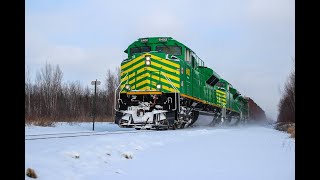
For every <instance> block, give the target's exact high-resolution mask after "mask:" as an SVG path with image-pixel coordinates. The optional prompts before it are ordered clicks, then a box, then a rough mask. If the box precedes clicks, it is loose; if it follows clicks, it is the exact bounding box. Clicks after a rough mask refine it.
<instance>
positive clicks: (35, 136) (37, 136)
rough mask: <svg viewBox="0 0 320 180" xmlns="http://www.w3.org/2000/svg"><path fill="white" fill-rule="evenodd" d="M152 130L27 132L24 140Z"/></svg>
mask: <svg viewBox="0 0 320 180" xmlns="http://www.w3.org/2000/svg"><path fill="white" fill-rule="evenodd" d="M152 131H153V130H139V131H137V130H133V131H113V132H110V131H108V132H91V131H82V132H62V133H47V134H28V135H25V137H26V138H25V140H26V141H27V140H28V141H29V140H40V139H55V138H71V137H81V136H101V135H111V134H130V133H140V132H152Z"/></svg>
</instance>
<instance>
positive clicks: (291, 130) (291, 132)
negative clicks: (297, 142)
mask: <svg viewBox="0 0 320 180" xmlns="http://www.w3.org/2000/svg"><path fill="white" fill-rule="evenodd" d="M287 132H288V133H289V134H291V136H290V137H292V138H294V139H295V136H296V129H295V126H290V127H289V128H288V129H287Z"/></svg>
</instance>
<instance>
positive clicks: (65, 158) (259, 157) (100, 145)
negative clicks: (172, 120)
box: [25, 123, 295, 180]
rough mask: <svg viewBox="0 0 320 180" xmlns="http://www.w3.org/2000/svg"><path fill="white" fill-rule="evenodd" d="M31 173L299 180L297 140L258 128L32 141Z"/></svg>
mask: <svg viewBox="0 0 320 180" xmlns="http://www.w3.org/2000/svg"><path fill="white" fill-rule="evenodd" d="M124 130H127V131H136V130H134V129H132V128H129V129H123V128H119V127H118V126H117V125H115V124H112V123H96V124H95V131H97V132H102V131H124ZM25 131H26V132H25V134H26V135H30V134H41V133H55V132H83V131H88V132H89V131H92V123H78V124H68V123H59V124H57V125H56V126H55V127H37V126H26V128H25ZM26 137H27V136H26ZM27 168H33V169H34V170H35V172H36V173H37V175H38V179H39V180H56V179H67V180H72V179H74V180H89V179H90V180H92V179H94V180H96V179H97V180H100V179H101V180H102V179H114V180H120V179H141V180H143V179H153V180H154V179H159V180H160V179H177V178H178V179H186V180H188V179H219V180H233V179H234V180H236V179H237V180H239V179H241V180H242V179H243V180H257V179H259V180H270V179H273V180H278V179H279V180H289V179H295V141H294V139H292V138H289V135H288V134H287V133H284V132H280V131H277V130H274V129H272V128H271V127H268V126H257V125H246V126H244V125H242V126H237V127H207V126H199V127H194V128H186V129H182V130H167V131H141V132H139V133H129V134H109V135H99V136H82V137H76V138H63V139H61V138H59V139H41V140H26V141H25V169H27ZM26 179H31V178H29V177H27V176H26Z"/></svg>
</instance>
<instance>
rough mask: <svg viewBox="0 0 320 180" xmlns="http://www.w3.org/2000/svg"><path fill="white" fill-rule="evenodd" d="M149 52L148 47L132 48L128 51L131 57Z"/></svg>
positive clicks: (149, 48)
mask: <svg viewBox="0 0 320 180" xmlns="http://www.w3.org/2000/svg"><path fill="white" fill-rule="evenodd" d="M150 51H151V47H150V46H142V47H134V48H131V49H130V56H132V55H133V54H135V53H143V52H150Z"/></svg>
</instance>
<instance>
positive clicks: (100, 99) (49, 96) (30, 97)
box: [25, 63, 120, 123]
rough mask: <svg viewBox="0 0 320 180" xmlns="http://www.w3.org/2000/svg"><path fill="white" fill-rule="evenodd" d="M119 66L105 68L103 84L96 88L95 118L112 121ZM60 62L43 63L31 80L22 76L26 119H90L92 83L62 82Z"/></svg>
mask: <svg viewBox="0 0 320 180" xmlns="http://www.w3.org/2000/svg"><path fill="white" fill-rule="evenodd" d="M119 77H120V69H119V68H117V69H116V70H115V71H111V70H110V69H109V70H107V73H106V76H105V79H104V82H105V86H104V87H100V86H99V88H98V91H97V95H96V111H95V117H96V120H97V121H113V117H114V110H113V109H114V91H115V89H116V88H117V85H118V84H119V83H120V78H119ZM62 80H63V72H62V71H61V69H60V67H59V65H55V66H54V65H51V64H49V63H46V64H45V66H44V67H43V68H41V69H40V71H37V72H36V76H35V79H34V81H31V77H30V73H29V70H28V69H27V70H26V75H25V122H26V123H32V122H55V121H66V122H68V121H91V120H92V116H93V108H94V107H93V105H94V86H92V85H90V86H91V87H89V85H86V86H82V85H81V83H80V82H79V81H73V82H67V83H65V82H63V81H62Z"/></svg>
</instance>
